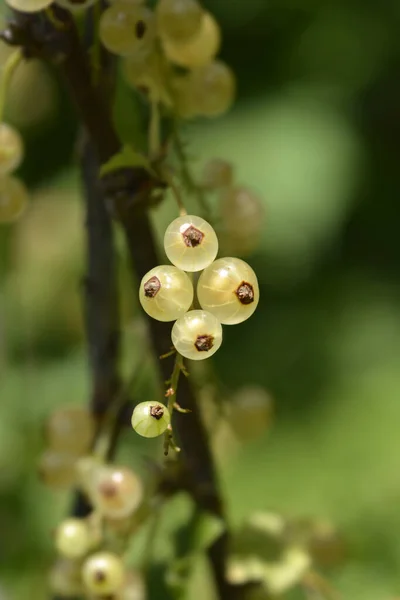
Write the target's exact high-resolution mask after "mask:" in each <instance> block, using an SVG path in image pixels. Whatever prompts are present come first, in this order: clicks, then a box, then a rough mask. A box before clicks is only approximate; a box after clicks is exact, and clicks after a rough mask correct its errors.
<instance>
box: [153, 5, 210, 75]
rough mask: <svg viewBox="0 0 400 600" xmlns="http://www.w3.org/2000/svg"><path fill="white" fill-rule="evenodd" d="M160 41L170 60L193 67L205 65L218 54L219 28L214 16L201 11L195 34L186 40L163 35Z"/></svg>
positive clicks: (189, 67)
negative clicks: (198, 26)
mask: <svg viewBox="0 0 400 600" xmlns="http://www.w3.org/2000/svg"><path fill="white" fill-rule="evenodd" d="M161 42H162V45H163V49H164V52H165V55H166V56H167V58H168V59H169V60H170V61H171V62H173V63H175V64H176V65H179V66H180V67H186V68H188V69H193V68H195V67H202V66H204V65H206V64H207V63H209V62H210V61H211V60H213V58H215V56H216V55H217V54H218V51H219V49H220V46H221V30H220V27H219V25H218V23H217V21H216V20H215V19H214V17H213V16H212V15H211V14H210V13H208V12H203V15H202V20H201V25H200V28H199V30H198V32H197V33H196V35H194V36H193V37H191V38H189V39H188V40H178V39H173V38H170V37H167V36H165V35H164V36H162V37H161Z"/></svg>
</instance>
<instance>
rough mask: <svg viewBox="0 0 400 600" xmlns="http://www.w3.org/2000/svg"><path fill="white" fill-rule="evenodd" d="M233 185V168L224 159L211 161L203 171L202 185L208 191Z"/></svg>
mask: <svg viewBox="0 0 400 600" xmlns="http://www.w3.org/2000/svg"><path fill="white" fill-rule="evenodd" d="M232 183H233V166H232V164H231V163H230V162H228V161H226V160H224V159H223V158H213V159H212V160H209V161H208V162H207V163H206V164H205V165H204V169H203V174H202V180H201V184H202V186H203V187H205V188H206V189H208V190H217V189H220V188H227V187H228V186H230V185H232Z"/></svg>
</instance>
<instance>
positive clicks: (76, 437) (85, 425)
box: [46, 406, 95, 456]
mask: <svg viewBox="0 0 400 600" xmlns="http://www.w3.org/2000/svg"><path fill="white" fill-rule="evenodd" d="M94 430H95V425H94V420H93V417H92V415H91V414H90V412H89V411H88V410H87V409H86V408H84V407H80V406H68V407H65V408H59V409H57V410H55V411H54V412H53V413H52V414H51V415H50V417H49V419H48V421H47V423H46V439H47V443H48V446H49V447H50V448H52V449H53V450H57V451H59V452H70V453H71V454H75V455H77V456H79V455H82V454H85V453H86V452H88V450H89V449H90V446H91V444H92V441H93V437H94Z"/></svg>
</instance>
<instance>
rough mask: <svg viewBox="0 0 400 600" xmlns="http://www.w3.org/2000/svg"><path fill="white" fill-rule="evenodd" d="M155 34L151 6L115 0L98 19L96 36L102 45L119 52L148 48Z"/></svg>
mask: <svg viewBox="0 0 400 600" xmlns="http://www.w3.org/2000/svg"><path fill="white" fill-rule="evenodd" d="M155 35H156V27H155V17H154V15H153V13H152V12H151V10H150V9H148V8H147V7H146V6H142V5H140V4H137V3H132V2H129V0H118V1H117V2H114V3H113V4H112V5H111V6H110V7H109V8H107V9H106V10H105V11H104V12H103V14H102V16H101V19H100V29H99V36H100V39H101V41H102V43H103V45H104V46H105V47H106V48H107V50H109V51H110V52H113V53H114V54H118V55H120V56H129V55H134V54H136V55H137V54H140V53H146V52H150V51H151V50H152V49H153V44H154V41H155Z"/></svg>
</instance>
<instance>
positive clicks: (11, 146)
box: [0, 123, 24, 177]
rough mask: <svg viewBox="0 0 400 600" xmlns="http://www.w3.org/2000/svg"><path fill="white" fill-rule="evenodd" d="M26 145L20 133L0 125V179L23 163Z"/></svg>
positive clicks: (8, 126)
mask: <svg viewBox="0 0 400 600" xmlns="http://www.w3.org/2000/svg"><path fill="white" fill-rule="evenodd" d="M23 155H24V143H23V141H22V137H21V135H20V134H19V133H18V131H17V130H16V129H15V128H14V127H12V126H11V125H8V124H7V123H0V177H3V176H4V175H8V174H9V173H12V172H13V171H15V170H16V169H17V168H18V167H19V165H20V164H21V162H22V158H23Z"/></svg>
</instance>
